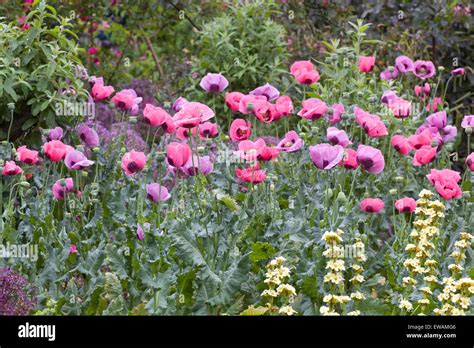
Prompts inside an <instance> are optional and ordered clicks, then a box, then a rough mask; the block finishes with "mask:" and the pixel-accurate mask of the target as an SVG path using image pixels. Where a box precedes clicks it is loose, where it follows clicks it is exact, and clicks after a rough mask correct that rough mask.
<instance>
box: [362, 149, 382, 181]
mask: <svg viewBox="0 0 474 348" xmlns="http://www.w3.org/2000/svg"><path fill="white" fill-rule="evenodd" d="M357 163H359V164H360V165H361V166H362V168H364V169H365V170H366V171H368V172H369V173H374V174H379V173H381V172H382V171H383V169H384V167H385V159H384V158H383V155H382V152H381V151H380V150H379V149H376V148H374V147H371V146H366V145H359V147H358V148H357Z"/></svg>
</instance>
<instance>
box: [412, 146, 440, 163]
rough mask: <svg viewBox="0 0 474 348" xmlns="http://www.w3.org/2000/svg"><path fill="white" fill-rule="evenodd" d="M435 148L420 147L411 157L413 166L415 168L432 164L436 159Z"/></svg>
mask: <svg viewBox="0 0 474 348" xmlns="http://www.w3.org/2000/svg"><path fill="white" fill-rule="evenodd" d="M436 152H437V147H431V146H428V145H425V146H422V147H421V148H419V149H418V150H416V152H415V156H413V165H414V166H415V167H419V166H422V165H424V164H428V163H430V162H432V161H433V160H434V159H435V157H436Z"/></svg>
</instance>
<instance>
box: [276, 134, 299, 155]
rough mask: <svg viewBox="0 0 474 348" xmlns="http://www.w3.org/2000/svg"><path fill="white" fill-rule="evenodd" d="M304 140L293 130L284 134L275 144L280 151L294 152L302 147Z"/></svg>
mask: <svg viewBox="0 0 474 348" xmlns="http://www.w3.org/2000/svg"><path fill="white" fill-rule="evenodd" d="M303 144H304V141H303V139H301V138H300V136H299V135H298V133H296V132H295V131H289V132H288V133H286V134H285V137H284V138H283V139H282V140H280V142H279V143H278V145H277V148H278V149H279V150H280V151H285V152H296V151H299V150H301V148H302V147H303Z"/></svg>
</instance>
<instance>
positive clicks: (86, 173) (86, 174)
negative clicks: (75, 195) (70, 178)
mask: <svg viewBox="0 0 474 348" xmlns="http://www.w3.org/2000/svg"><path fill="white" fill-rule="evenodd" d="M81 174H82V176H83V177H85V178H87V176H88V175H89V173H88V172H87V171H85V170H82V171H81Z"/></svg>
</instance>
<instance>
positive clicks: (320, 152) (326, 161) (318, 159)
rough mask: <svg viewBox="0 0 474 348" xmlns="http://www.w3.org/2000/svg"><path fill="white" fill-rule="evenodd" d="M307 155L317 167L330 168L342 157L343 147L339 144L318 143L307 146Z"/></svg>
mask: <svg viewBox="0 0 474 348" xmlns="http://www.w3.org/2000/svg"><path fill="white" fill-rule="evenodd" d="M309 156H310V157H311V160H312V161H313V163H314V165H315V166H316V167H318V168H319V169H326V170H327V169H331V168H332V167H334V166H336V165H337V164H338V163H339V162H341V160H342V159H343V157H344V148H343V147H342V146H341V145H334V146H332V145H329V144H318V145H316V146H310V147H309Z"/></svg>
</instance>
